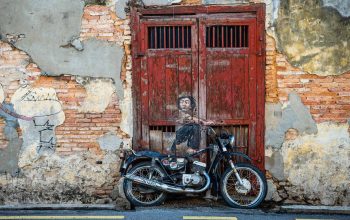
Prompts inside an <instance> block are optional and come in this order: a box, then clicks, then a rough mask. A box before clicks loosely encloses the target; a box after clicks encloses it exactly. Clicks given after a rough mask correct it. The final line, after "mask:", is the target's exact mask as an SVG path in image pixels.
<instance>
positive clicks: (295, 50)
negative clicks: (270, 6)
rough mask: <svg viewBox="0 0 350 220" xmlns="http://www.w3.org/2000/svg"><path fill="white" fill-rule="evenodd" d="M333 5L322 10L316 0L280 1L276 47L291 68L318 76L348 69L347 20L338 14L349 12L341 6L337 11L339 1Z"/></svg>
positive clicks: (349, 23)
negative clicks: (295, 67) (292, 66)
mask: <svg viewBox="0 0 350 220" xmlns="http://www.w3.org/2000/svg"><path fill="white" fill-rule="evenodd" d="M343 2H345V1H343ZM327 3H328V4H327ZM337 3H338V4H336V3H335V2H334V3H333V4H332V6H333V7H323V5H322V3H321V1H316V0H310V1H299V0H290V1H281V3H280V8H279V14H278V19H277V20H276V33H277V37H278V44H277V45H278V48H279V50H280V51H281V52H282V53H284V54H285V55H286V56H287V58H288V60H289V61H290V63H291V64H292V65H294V66H297V67H300V68H302V69H303V70H304V71H307V72H309V73H314V74H318V75H339V74H342V73H344V72H347V71H349V70H350V62H349V59H348V58H349V56H350V46H349V45H350V40H349V35H350V18H346V17H343V16H342V14H340V13H339V11H344V10H345V8H347V10H348V11H349V9H350V6H349V4H346V3H344V4H342V6H341V8H340V9H339V11H338V10H337V8H338V7H340V4H341V1H337ZM325 5H330V4H329V2H326V4H325Z"/></svg>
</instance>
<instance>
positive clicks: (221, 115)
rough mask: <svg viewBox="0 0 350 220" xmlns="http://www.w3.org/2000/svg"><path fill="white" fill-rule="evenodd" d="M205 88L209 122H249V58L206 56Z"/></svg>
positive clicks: (224, 55)
mask: <svg viewBox="0 0 350 220" xmlns="http://www.w3.org/2000/svg"><path fill="white" fill-rule="evenodd" d="M206 87H207V89H206V108H207V119H209V120H227V119H228V120H230V119H248V118H249V115H248V109H249V102H248V96H249V94H248V89H247V88H248V56H247V55H232V54H231V55H227V54H225V53H221V54H214V55H207V68H206Z"/></svg>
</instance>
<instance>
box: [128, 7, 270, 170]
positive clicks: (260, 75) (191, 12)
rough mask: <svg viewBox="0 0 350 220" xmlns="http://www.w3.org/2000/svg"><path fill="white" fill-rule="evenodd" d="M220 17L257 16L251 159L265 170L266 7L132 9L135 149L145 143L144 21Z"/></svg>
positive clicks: (133, 143) (133, 142)
mask: <svg viewBox="0 0 350 220" xmlns="http://www.w3.org/2000/svg"><path fill="white" fill-rule="evenodd" d="M220 13H252V14H254V15H255V16H256V19H257V22H256V25H257V27H256V30H257V34H256V38H257V39H256V41H255V42H256V48H257V56H256V65H255V67H253V68H256V75H257V94H259V95H257V97H256V98H257V100H256V106H257V109H256V125H255V126H256V129H255V130H256V134H255V137H256V138H255V140H256V152H255V154H253V155H251V156H252V159H253V161H254V162H255V163H256V164H257V165H258V166H259V168H260V169H264V155H265V151H264V140H265V58H266V51H265V48H266V43H265V42H266V40H265V13H266V12H265V4H264V3H257V4H247V5H237V6H227V5H210V6H207V5H199V6H166V7H157V8H137V7H131V24H130V26H131V32H132V37H131V45H132V50H131V56H132V65H133V71H132V97H133V118H134V120H133V138H132V140H133V141H132V145H133V148H134V149H141V148H142V146H143V145H144V143H140V141H139V140H141V136H142V132H141V128H142V123H141V115H142V109H141V94H140V92H141V91H140V89H141V87H140V85H141V74H140V73H141V59H140V57H142V56H143V54H142V53H140V52H139V47H140V42H141V40H142V38H143V37H144V36H142V31H141V30H140V20H141V18H142V17H144V16H155V17H157V16H182V15H183V16H197V15H198V16H200V14H220Z"/></svg>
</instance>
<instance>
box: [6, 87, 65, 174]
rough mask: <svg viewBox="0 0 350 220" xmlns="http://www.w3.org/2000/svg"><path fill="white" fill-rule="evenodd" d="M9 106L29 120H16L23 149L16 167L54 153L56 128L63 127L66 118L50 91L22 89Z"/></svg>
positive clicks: (53, 91)
mask: <svg viewBox="0 0 350 220" xmlns="http://www.w3.org/2000/svg"><path fill="white" fill-rule="evenodd" d="M11 102H12V103H13V105H14V109H15V111H16V113H18V114H20V115H24V116H26V117H32V120H22V119H19V125H20V128H21V130H22V136H23V145H22V149H21V152H20V157H19V162H18V165H19V167H25V166H29V165H31V164H32V163H34V162H35V161H37V160H38V159H40V158H41V157H42V156H47V155H48V154H49V155H51V154H52V153H53V152H54V151H55V145H56V136H55V128H56V127H57V126H58V125H61V124H63V122H64V120H65V115H64V112H63V110H62V106H61V103H60V102H59V100H58V98H57V95H56V91H55V90H54V89H53V88H31V87H30V86H26V87H21V88H19V89H18V90H17V91H16V92H15V93H14V94H13V96H12V99H11Z"/></svg>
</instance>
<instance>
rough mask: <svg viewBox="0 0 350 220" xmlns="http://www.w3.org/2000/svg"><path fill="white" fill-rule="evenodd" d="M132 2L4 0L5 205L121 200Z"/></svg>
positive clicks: (1, 151)
mask: <svg viewBox="0 0 350 220" xmlns="http://www.w3.org/2000/svg"><path fill="white" fill-rule="evenodd" d="M125 6H126V2H125V1H124V2H122V1H120V2H118V1H107V2H106V6H103V5H89V4H88V5H86V6H85V7H84V2H83V1H78V0H75V1H51V2H46V1H25V2H22V1H21V2H16V1H1V2H0V12H1V13H0V14H1V17H2V19H0V34H1V41H0V85H1V87H0V88H1V94H0V95H1V97H0V98H1V103H2V104H3V106H5V107H6V108H7V111H6V112H1V110H0V133H1V135H0V145H1V146H0V159H1V163H0V167H1V169H0V198H1V199H0V200H1V203H5V204H18V203H38V202H39V203H60V202H61V203H72V202H73V203H74V202H76V203H93V202H99V200H101V199H103V201H105V202H106V201H107V202H111V199H110V197H111V194H112V191H113V189H114V187H115V186H116V185H117V177H118V166H119V165H118V164H119V163H118V162H119V158H118V156H117V155H118V154H117V151H118V149H119V147H121V146H123V147H128V146H130V143H131V137H132V136H131V135H132V133H128V131H132V128H130V126H129V125H127V123H129V122H130V121H131V119H130V118H131V117H132V115H130V114H128V113H126V112H132V110H131V103H132V101H131V56H130V43H131V36H130V35H131V32H130V27H129V22H130V20H129V16H128V15H127V14H126V12H125V10H124V7H125ZM123 10H124V13H123ZM124 97H125V98H124ZM119 103H120V104H119ZM122 106H123V107H122ZM121 109H123V111H125V112H123V115H126V116H125V117H122V112H121ZM9 114H13V115H15V116H16V117H12V118H11V115H9ZM10 119H12V121H13V122H15V123H12V121H11V120H10ZM10 122H11V123H10ZM121 123H123V124H124V126H121ZM12 124H13V125H12ZM131 124H132V123H131ZM10 125H11V126H10ZM10 129H12V130H11V132H10ZM3 130H4V132H5V133H3ZM5 130H6V131H5ZM114 199H115V198H114ZM101 201H102V200H101ZM101 201H100V202H101Z"/></svg>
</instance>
